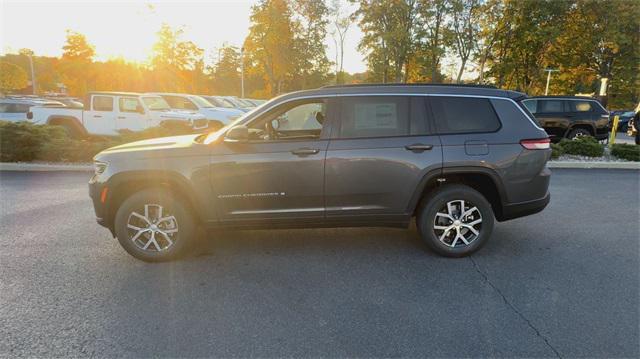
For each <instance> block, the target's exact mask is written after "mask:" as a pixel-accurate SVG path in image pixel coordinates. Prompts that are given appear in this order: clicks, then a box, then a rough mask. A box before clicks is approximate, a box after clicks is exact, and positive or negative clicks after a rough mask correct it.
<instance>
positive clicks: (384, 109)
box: [339, 96, 409, 138]
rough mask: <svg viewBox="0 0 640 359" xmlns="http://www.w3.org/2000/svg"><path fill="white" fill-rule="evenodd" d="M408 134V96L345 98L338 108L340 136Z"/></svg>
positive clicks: (362, 136)
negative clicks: (339, 108)
mask: <svg viewBox="0 0 640 359" xmlns="http://www.w3.org/2000/svg"><path fill="white" fill-rule="evenodd" d="M408 134H409V99H408V98H407V97H398V96H372V97H366V96H362V97H345V98H343V99H342V104H341V110H340V131H339V137H340V138H365V137H392V136H405V135H408Z"/></svg>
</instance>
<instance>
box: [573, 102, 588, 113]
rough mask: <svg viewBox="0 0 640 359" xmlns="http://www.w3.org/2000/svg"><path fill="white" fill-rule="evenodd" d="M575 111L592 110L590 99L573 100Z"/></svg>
mask: <svg viewBox="0 0 640 359" xmlns="http://www.w3.org/2000/svg"><path fill="white" fill-rule="evenodd" d="M571 102H573V108H574V111H575V112H591V103H590V102H589V101H571Z"/></svg>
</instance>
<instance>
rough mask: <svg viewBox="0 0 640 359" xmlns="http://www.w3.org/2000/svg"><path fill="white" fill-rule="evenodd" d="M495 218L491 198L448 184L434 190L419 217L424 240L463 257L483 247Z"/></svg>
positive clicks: (434, 247) (450, 254) (437, 249)
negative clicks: (490, 202)
mask: <svg viewBox="0 0 640 359" xmlns="http://www.w3.org/2000/svg"><path fill="white" fill-rule="evenodd" d="M493 222H494V216H493V211H492V209H491V205H490V204H489V202H488V201H487V200H486V199H485V198H484V196H483V195H482V194H480V192H478V191H476V190H474V189H473V188H471V187H468V186H464V185H446V186H443V187H440V188H438V189H437V190H435V191H433V192H432V193H431V194H429V196H428V197H427V198H425V200H424V201H423V204H422V208H420V211H419V213H418V216H417V218H416V224H417V226H418V232H419V233H420V236H421V237H422V240H423V241H424V242H425V243H426V244H427V245H428V246H429V247H430V248H431V249H432V250H434V251H435V252H436V253H438V254H440V255H443V256H446V257H464V256H467V255H470V254H472V253H473V252H475V251H477V250H478V249H480V247H482V246H483V245H484V244H485V243H486V242H487V240H488V239H489V237H490V236H491V232H493Z"/></svg>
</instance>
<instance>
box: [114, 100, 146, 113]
mask: <svg viewBox="0 0 640 359" xmlns="http://www.w3.org/2000/svg"><path fill="white" fill-rule="evenodd" d="M118 107H119V108H120V112H140V110H141V109H142V106H140V102H138V99H137V98H135V97H120V99H119V100H118Z"/></svg>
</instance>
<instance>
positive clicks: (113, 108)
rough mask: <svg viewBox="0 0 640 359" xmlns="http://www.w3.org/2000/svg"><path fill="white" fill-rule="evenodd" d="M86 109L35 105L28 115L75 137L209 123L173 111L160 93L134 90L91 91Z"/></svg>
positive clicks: (190, 113) (195, 114)
mask: <svg viewBox="0 0 640 359" xmlns="http://www.w3.org/2000/svg"><path fill="white" fill-rule="evenodd" d="M88 98H89V103H88V104H85V108H86V109H87V110H80V109H71V108H47V107H41V106H34V107H32V108H31V111H30V112H29V114H28V116H27V117H28V118H30V119H31V121H32V122H34V123H37V124H49V125H60V126H64V127H65V128H67V130H68V131H69V133H70V134H71V135H72V136H74V137H82V136H85V135H87V134H95V135H117V134H118V133H119V132H120V131H122V130H129V131H141V130H144V129H146V128H149V127H155V126H158V125H160V124H161V123H163V122H167V121H180V122H187V123H188V124H189V125H191V126H192V127H193V129H194V130H203V129H206V128H207V127H208V125H209V122H208V121H207V120H206V119H205V117H204V116H203V115H201V114H200V113H198V112H193V111H172V110H171V108H170V107H169V104H167V102H166V101H165V100H164V99H163V98H162V97H160V96H158V95H152V94H139V93H134V92H90V93H89V95H88Z"/></svg>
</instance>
